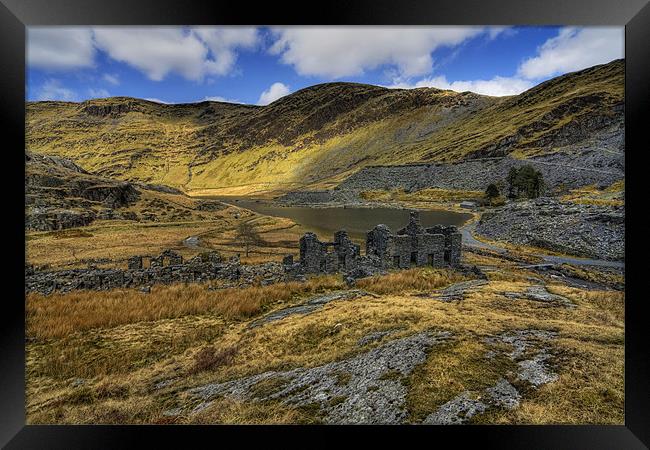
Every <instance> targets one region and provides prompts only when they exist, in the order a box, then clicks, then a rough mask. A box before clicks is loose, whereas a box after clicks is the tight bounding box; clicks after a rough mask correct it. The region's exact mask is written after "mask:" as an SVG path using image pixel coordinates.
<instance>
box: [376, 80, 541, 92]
mask: <svg viewBox="0 0 650 450" xmlns="http://www.w3.org/2000/svg"><path fill="white" fill-rule="evenodd" d="M534 85H535V83H533V82H531V81H529V80H524V79H521V78H518V77H499V76H496V77H494V78H492V79H491V80H460V81H453V82H449V81H447V78H446V77H445V76H444V75H441V76H437V77H432V78H424V79H422V80H420V81H418V82H416V83H414V84H408V83H396V84H393V85H391V86H387V87H390V88H403V89H412V88H419V87H434V88H438V89H446V90H452V91H456V92H465V91H471V92H475V93H477V94H482V95H492V96H495V97H501V96H504V95H516V94H520V93H522V92H524V91H525V90H528V89H530V88H531V87H533V86H534Z"/></svg>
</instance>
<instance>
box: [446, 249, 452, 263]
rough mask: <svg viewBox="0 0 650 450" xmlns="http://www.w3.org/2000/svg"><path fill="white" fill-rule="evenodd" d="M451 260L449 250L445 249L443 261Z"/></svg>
mask: <svg viewBox="0 0 650 450" xmlns="http://www.w3.org/2000/svg"><path fill="white" fill-rule="evenodd" d="M449 261H451V250H445V262H449Z"/></svg>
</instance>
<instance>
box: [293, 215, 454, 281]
mask: <svg viewBox="0 0 650 450" xmlns="http://www.w3.org/2000/svg"><path fill="white" fill-rule="evenodd" d="M461 246H462V235H461V233H459V232H458V229H457V228H456V227H455V226H453V225H450V226H445V225H436V226H434V227H430V228H424V227H423V226H422V225H421V224H420V216H419V213H418V212H417V211H412V212H411V214H410V219H409V223H408V225H407V226H406V227H404V228H402V229H400V230H398V231H397V232H396V233H392V232H391V230H390V228H388V227H387V226H386V225H377V226H376V227H375V228H373V229H372V230H370V231H368V233H367V234H366V254H365V256H361V251H360V246H359V245H358V244H355V243H353V242H352V241H351V240H350V238H349V237H348V234H347V232H346V231H337V232H336V233H335V234H334V240H333V241H332V242H321V241H320V240H319V239H318V237H316V235H315V234H314V233H306V234H305V235H304V236H303V237H302V238H300V261H299V263H298V264H296V265H295V266H297V267H296V268H297V269H299V270H300V271H301V272H303V273H335V272H339V271H345V272H350V271H352V270H354V269H356V268H358V267H360V266H365V267H367V266H369V265H370V266H374V267H376V268H379V269H391V268H392V269H406V268H409V267H413V266H416V267H423V266H430V267H444V266H452V267H456V266H458V265H460V256H461ZM283 263H284V265H285V266H287V267H289V266H292V265H293V258H292V257H290V256H288V257H286V258H285V260H284V261H283Z"/></svg>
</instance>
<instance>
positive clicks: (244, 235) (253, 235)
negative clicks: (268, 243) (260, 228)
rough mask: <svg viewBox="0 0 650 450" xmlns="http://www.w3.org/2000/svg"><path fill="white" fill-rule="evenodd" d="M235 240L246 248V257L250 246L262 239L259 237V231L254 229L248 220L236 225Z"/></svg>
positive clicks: (261, 241)
mask: <svg viewBox="0 0 650 450" xmlns="http://www.w3.org/2000/svg"><path fill="white" fill-rule="evenodd" d="M235 239H237V242H240V243H241V244H243V245H244V247H245V248H246V257H247V258H248V253H249V251H250V248H251V247H252V246H254V245H260V244H262V243H263V242H264V240H263V239H262V238H261V237H260V235H259V233H258V232H257V231H256V230H255V228H254V227H253V225H251V224H250V223H249V222H241V223H240V224H239V225H238V226H237V234H236V236H235Z"/></svg>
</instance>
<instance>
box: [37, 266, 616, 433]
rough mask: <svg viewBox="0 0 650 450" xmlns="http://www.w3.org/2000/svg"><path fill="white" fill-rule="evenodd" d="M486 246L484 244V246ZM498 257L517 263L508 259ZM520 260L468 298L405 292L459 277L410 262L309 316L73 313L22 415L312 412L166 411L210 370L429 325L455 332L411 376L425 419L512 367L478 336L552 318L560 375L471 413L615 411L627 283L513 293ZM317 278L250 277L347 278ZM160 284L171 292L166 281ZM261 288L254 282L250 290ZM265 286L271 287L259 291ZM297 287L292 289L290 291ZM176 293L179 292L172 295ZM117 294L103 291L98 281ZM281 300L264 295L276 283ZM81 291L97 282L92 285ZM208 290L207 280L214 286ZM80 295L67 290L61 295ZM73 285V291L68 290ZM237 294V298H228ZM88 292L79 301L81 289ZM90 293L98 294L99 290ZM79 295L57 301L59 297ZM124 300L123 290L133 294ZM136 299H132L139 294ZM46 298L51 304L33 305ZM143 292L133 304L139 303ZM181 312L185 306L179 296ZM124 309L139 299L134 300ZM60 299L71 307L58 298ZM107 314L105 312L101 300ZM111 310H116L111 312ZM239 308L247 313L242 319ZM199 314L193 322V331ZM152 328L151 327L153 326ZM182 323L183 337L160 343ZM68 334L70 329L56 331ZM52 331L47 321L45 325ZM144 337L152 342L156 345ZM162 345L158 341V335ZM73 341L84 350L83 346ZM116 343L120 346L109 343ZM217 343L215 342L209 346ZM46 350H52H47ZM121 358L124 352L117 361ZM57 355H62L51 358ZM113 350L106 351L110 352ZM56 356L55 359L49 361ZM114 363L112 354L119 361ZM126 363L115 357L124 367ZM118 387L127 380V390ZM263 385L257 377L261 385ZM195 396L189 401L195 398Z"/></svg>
mask: <svg viewBox="0 0 650 450" xmlns="http://www.w3.org/2000/svg"><path fill="white" fill-rule="evenodd" d="M486 258H487V257H486ZM503 270H509V269H508V268H507V265H506V264H504V269H503ZM524 273H525V272H522V273H513V274H512V275H510V276H502V277H494V278H492V277H491V279H490V283H489V284H488V285H485V286H482V287H480V288H479V289H477V290H476V291H474V292H472V293H469V294H468V296H467V297H466V298H465V299H464V300H463V301H461V302H451V303H444V302H439V301H436V300H432V299H426V298H422V297H417V296H414V295H409V293H413V294H415V293H417V292H418V291H421V290H424V291H428V290H431V289H436V288H440V287H443V286H445V285H447V284H449V283H453V282H456V281H459V280H462V279H464V278H463V277H462V276H459V275H458V274H454V273H453V272H450V273H446V271H444V270H441V271H438V270H432V269H412V270H407V271H402V272H395V273H391V274H388V275H387V276H385V277H384V278H385V279H386V281H382V280H381V279H380V278H370V279H366V280H359V281H358V283H359V284H360V286H359V287H360V288H362V289H366V290H368V291H370V292H374V293H375V294H374V295H372V296H364V297H361V298H356V299H353V300H348V301H334V302H331V303H329V304H327V305H325V306H324V307H323V308H322V309H320V310H317V311H316V312H313V313H311V314H307V315H294V316H289V317H288V318H285V319H283V320H279V321H276V322H269V323H267V324H264V325H262V326H260V327H257V328H253V329H247V328H246V326H247V323H248V322H247V321H246V320H245V319H246V317H245V316H246V315H247V314H248V313H247V312H246V311H245V312H244V314H243V316H240V315H239V313H237V314H234V315H230V316H229V315H225V314H222V313H218V315H217V316H214V315H212V314H214V313H213V312H212V311H214V309H213V308H215V307H216V306H215V304H216V303H218V302H214V301H212V302H210V301H206V303H204V304H203V306H204V307H205V308H206V309H205V310H204V312H203V314H204V315H202V316H195V315H185V316H180V315H179V316H178V317H176V318H169V319H162V320H159V321H156V322H140V320H142V318H141V317H139V315H140V316H142V315H143V314H144V316H145V317H149V315H148V313H143V312H142V311H140V312H139V315H138V314H133V315H129V316H127V317H125V318H124V320H131V321H134V322H135V323H131V324H124V325H119V326H116V325H115V324H112V325H108V324H107V323H105V324H101V325H99V324H92V325H91V326H92V327H97V326H102V327H106V328H92V329H89V328H87V327H88V326H89V324H87V323H83V322H81V323H76V327H77V329H78V332H76V333H74V334H71V335H69V336H67V337H54V336H52V337H51V338H50V339H49V340H47V341H33V342H30V344H28V363H27V365H28V417H29V422H30V423H52V422H55V423H93V422H94V423H311V422H317V421H318V420H319V416H318V411H316V410H310V409H309V408H306V409H292V408H288V407H285V406H282V405H279V404H275V403H251V402H244V403H241V402H234V401H232V400H223V401H221V400H219V401H217V402H216V403H215V404H214V405H212V407H211V408H209V409H208V410H206V411H204V412H203V413H201V414H200V415H198V416H181V417H178V418H176V419H170V418H167V417H166V416H163V415H162V412H163V411H165V410H167V409H171V408H174V407H176V406H178V405H180V404H186V405H187V404H188V403H187V402H189V401H190V399H189V398H187V397H185V396H184V395H183V394H179V392H183V391H184V390H185V389H188V388H192V387H195V386H199V385H202V384H205V383H210V382H215V381H217V382H219V381H226V380H231V379H236V378H239V377H243V376H249V375H253V374H258V373H261V372H264V371H268V370H290V369H293V368H297V367H314V366H318V365H322V364H325V363H328V362H330V361H335V360H340V359H342V358H347V357H350V356H352V355H354V354H357V353H359V352H361V351H367V350H368V348H372V347H374V346H377V345H381V344H382V342H384V341H385V340H390V339H396V338H399V337H402V336H406V335H410V334H413V333H417V332H419V331H423V330H446V331H450V332H451V333H452V334H453V339H452V340H451V341H449V342H448V343H447V344H443V345H440V346H435V347H434V348H432V350H431V353H430V356H429V358H428V360H427V362H426V363H425V364H424V365H422V366H421V367H420V368H418V369H416V371H415V372H414V373H413V374H412V376H410V377H409V378H408V379H407V380H405V382H406V383H407V386H408V390H409V394H408V397H407V407H408V410H409V413H410V418H411V420H413V421H417V420H419V419H421V418H423V417H426V415H428V414H430V413H431V412H433V411H434V410H435V409H436V408H437V407H438V406H439V405H441V404H442V403H444V402H446V401H448V400H450V399H451V398H453V397H454V396H455V395H457V394H458V393H460V392H463V391H464V390H468V389H469V390H480V389H481V388H483V387H486V386H487V385H490V384H491V383H493V382H494V381H495V380H496V379H498V377H500V376H502V375H504V374H505V373H506V372H507V371H508V370H510V368H511V367H510V365H511V361H509V360H505V359H501V358H497V359H494V360H487V359H484V358H483V356H484V354H485V351H486V350H487V348H486V347H485V345H484V344H483V342H482V340H481V338H482V337H483V336H488V335H494V334H499V333H502V332H504V331H508V330H514V329H531V328H537V329H549V330H554V331H556V332H558V333H559V338H558V339H557V340H556V341H551V342H549V345H551V347H552V350H553V352H554V354H555V355H556V356H555V357H554V359H553V365H554V367H556V370H557V371H558V373H559V375H560V379H559V380H558V381H557V382H555V383H552V384H550V385H547V386H545V387H543V388H541V389H540V390H539V391H537V393H535V392H532V393H526V398H525V400H524V401H523V402H522V407H521V408H520V409H518V410H515V411H513V412H506V411H501V410H495V411H490V412H489V413H488V414H486V415H482V416H477V417H476V418H475V422H478V423H621V422H622V398H623V397H622V393H623V388H622V387H623V344H624V328H623V318H624V317H623V302H624V299H623V295H622V293H620V292H616V291H583V290H581V289H575V288H569V287H566V286H564V285H561V284H557V283H555V284H551V285H549V290H550V291H552V292H555V293H558V294H560V295H565V296H567V297H569V298H570V299H571V300H572V301H573V302H575V304H576V305H577V306H576V308H562V307H549V306H548V305H546V304H543V303H541V302H535V301H529V300H523V299H521V300H513V299H510V298H507V297H504V296H503V295H502V294H503V292H523V291H525V290H526V288H527V287H528V286H530V285H531V281H530V279H529V278H527V277H526V276H525V275H524ZM308 283H313V284H312V287H311V288H302V289H300V288H293V287H287V286H288V285H282V286H284V290H285V291H288V292H285V293H282V292H277V291H276V290H275V289H271V290H270V291H264V290H258V289H262V288H251V291H250V294H247V295H251V297H252V298H254V299H255V300H254V301H253V303H254V304H255V305H257V304H258V301H259V305H260V308H259V309H258V311H262V310H268V311H272V310H276V309H279V308H283V307H286V306H288V305H294V304H296V303H298V302H300V301H301V297H300V296H301V295H303V294H306V293H308V292H316V291H318V290H330V289H340V288H341V286H342V284H341V281H340V280H337V279H333V278H332V279H327V278H326V279H324V280H315V279H314V280H310V282H308ZM165 291H170V293H168V294H164V292H165ZM160 292H161V293H163V295H167V296H168V297H169V300H170V301H172V302H173V303H176V304H178V303H181V304H183V303H192V302H193V301H195V300H194V298H195V297H196V296H197V295H198V296H201V295H203V294H201V293H200V291H199V293H198V294H197V293H196V292H197V291H196V290H194V289H187V288H184V289H181V287H180V286H179V287H174V286H172V287H165V288H164V289H163V288H162V287H161V291H160ZM253 292H256V294H253ZM262 292H264V295H261V293H262ZM292 292H293V293H294V294H295V297H294V295H293V294H292ZM172 293H173V295H172ZM103 294H104V295H105V296H106V298H111V297H110V294H109V293H103ZM154 294H155V291H154V293H152V294H150V295H148V296H144V295H143V296H142V297H144V298H146V299H147V300H148V302H149V303H148V304H149V305H150V306H151V308H153V309H155V308H161V307H162V306H161V305H160V304H159V303H158V302H157V301H156V300H155V298H154V297H155V295H154ZM267 294H270V295H271V296H275V297H274V299H275V300H266V299H267V298H268V295H267ZM86 295H87V298H86V299H85V300H86V301H91V299H92V298H93V297H94V295H90V294H88V293H87V294H86ZM206 295H207V293H206ZM67 296H68V298H72V296H71V294H67ZM62 297H65V296H62ZM232 298H233V300H234V299H235V297H234V296H233V297H232ZM45 300H50V301H52V300H54V301H53V304H54V305H58V306H55V307H54V308H53V309H50V310H47V309H44V310H42V311H41V316H40V319H41V320H40V322H39V327H38V329H39V330H41V332H43V330H46V329H47V327H48V325H47V324H48V323H56V322H57V320H51V321H50V320H45V319H46V316H48V315H49V316H51V317H52V318H58V319H59V321H60V320H64V317H65V318H71V320H73V321H74V318H75V316H77V315H78V313H79V312H81V315H82V316H83V315H87V314H88V312H87V311H90V309H88V308H80V309H77V306H75V303H76V302H74V301H70V302H64V299H63V298H58V299H57V298H55V297H54V296H52V297H50V298H49V299H45V298H44V299H42V301H43V303H44V302H45ZM78 301H80V302H81V303H83V302H84V300H83V299H82V300H78ZM94 301H95V302H97V301H98V300H97V299H95V300H94ZM66 304H67V305H72V306H71V307H69V308H63V306H64V305H66ZM127 304H128V303H127ZM136 304H137V302H136V303H134V306H135V305H136ZM38 306H39V307H44V306H43V305H41V304H39V305H38ZM144 307H145V305H142V306H138V309H140V308H144ZM177 308H179V309H177V310H175V312H174V314H181V308H182V307H181V306H177ZM126 309H127V310H129V309H131V307H127V308H126ZM62 310H65V314H61V311H62ZM102 313H103V312H102ZM108 314H109V315H110V314H111V313H110V312H109V313H108ZM242 319H244V320H243V321H242ZM191 324H196V328H195V329H194V331H191V328H192V326H191ZM147 330H149V333H147ZM386 330H392V331H393V334H392V335H391V336H390V337H386V338H384V340H383V341H378V342H373V343H371V344H369V345H368V346H366V347H364V348H360V347H359V346H358V345H357V342H358V340H359V339H360V338H361V337H363V336H366V335H367V334H368V333H371V332H374V331H386ZM174 332H177V333H179V334H180V335H177V336H176V341H177V344H175V345H174V344H173V343H172V342H170V343H169V344H165V343H164V342H165V341H164V340H165V339H170V336H171V333H174ZM59 333H62V331H59ZM45 334H47V333H45ZM144 342H151V343H152V345H151V346H150V347H148V346H147V345H144ZM154 347H156V348H159V351H158V352H157V353H156V352H154V351H153V348H154ZM205 347H212V348H214V349H215V350H216V351H217V352H218V351H223V350H224V349H229V348H234V347H236V348H237V349H238V350H237V352H236V354H233V355H230V356H231V357H229V358H226V359H228V363H224V364H215V365H213V366H212V365H209V366H210V367H208V368H206V370H201V371H195V370H193V369H194V368H195V365H196V361H197V358H200V356H199V355H200V354H201V351H202V349H204V348H205ZM73 349H77V350H76V351H75V350H73ZM112 353H116V355H115V357H113V356H111V355H112ZM215 354H216V352H215V353H213V354H212V356H215ZM44 355H49V357H44ZM120 360H121V361H122V363H121V364H119V363H118V361H120ZM53 361H61V363H60V364H58V365H56V364H54V363H53ZM104 361H107V362H104ZM48 366H51V367H50V368H49V369H48ZM111 366H112V367H111ZM118 366H120V367H119V368H118ZM70 377H82V378H85V379H89V381H87V384H85V385H84V386H86V387H85V388H79V387H71V384H70ZM161 379H162V380H164V379H175V380H176V382H175V383H174V384H173V385H172V386H170V387H169V388H163V389H160V390H152V389H151V386H152V384H153V383H154V381H155V380H161ZM123 386H128V391H125V389H124V387H123ZM262 388H263V387H262V386H260V389H262ZM190 404H191V403H190Z"/></svg>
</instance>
